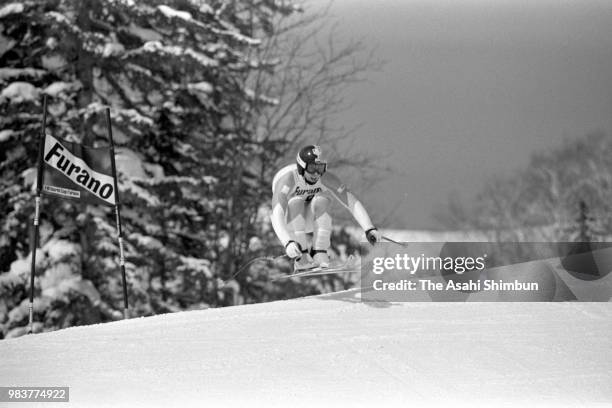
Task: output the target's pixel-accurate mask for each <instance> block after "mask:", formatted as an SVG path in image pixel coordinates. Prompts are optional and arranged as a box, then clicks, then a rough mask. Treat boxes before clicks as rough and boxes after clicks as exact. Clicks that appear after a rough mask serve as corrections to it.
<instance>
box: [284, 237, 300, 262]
mask: <svg viewBox="0 0 612 408" xmlns="http://www.w3.org/2000/svg"><path fill="white" fill-rule="evenodd" d="M285 253H286V254H287V256H288V257H289V258H291V259H294V258H299V257H300V256H302V248H301V247H300V244H298V243H297V242H295V241H289V242H287V245H285Z"/></svg>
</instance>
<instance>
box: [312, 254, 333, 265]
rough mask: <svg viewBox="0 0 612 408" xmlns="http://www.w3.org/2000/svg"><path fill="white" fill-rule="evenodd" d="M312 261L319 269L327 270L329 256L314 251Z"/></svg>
mask: <svg viewBox="0 0 612 408" xmlns="http://www.w3.org/2000/svg"><path fill="white" fill-rule="evenodd" d="M313 260H314V262H315V264H316V265H317V266H318V267H320V268H329V255H327V251H325V250H315V251H314V256H313Z"/></svg>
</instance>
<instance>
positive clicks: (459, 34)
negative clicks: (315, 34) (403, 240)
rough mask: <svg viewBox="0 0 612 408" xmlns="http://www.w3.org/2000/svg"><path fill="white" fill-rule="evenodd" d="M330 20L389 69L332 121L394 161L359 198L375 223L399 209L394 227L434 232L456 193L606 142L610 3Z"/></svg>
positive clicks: (343, 4)
mask: <svg viewBox="0 0 612 408" xmlns="http://www.w3.org/2000/svg"><path fill="white" fill-rule="evenodd" d="M315 1H317V2H319V1H323V2H324V0H315ZM332 13H333V14H334V16H335V17H338V18H340V19H341V20H340V22H339V29H340V32H341V35H343V36H346V37H352V36H354V37H363V38H364V39H365V41H366V43H367V44H369V45H371V46H375V47H377V57H379V58H380V59H383V60H386V61H387V64H386V65H385V67H384V69H383V71H382V72H380V73H372V74H370V75H369V79H370V82H369V83H366V84H361V85H357V86H355V87H353V88H352V89H351V91H350V95H349V96H350V97H351V98H352V99H353V100H354V101H355V105H354V107H353V108H351V109H350V110H349V111H348V112H346V113H345V114H343V115H342V117H341V118H340V121H341V122H342V123H346V124H347V125H351V124H355V123H362V124H363V126H362V128H361V129H360V130H358V132H357V134H356V135H355V138H356V140H357V141H358V142H359V144H358V146H360V147H359V148H360V149H362V150H364V151H365V150H371V151H375V152H380V153H388V154H390V155H391V161H393V164H392V166H393V167H394V169H395V170H396V171H395V174H394V175H393V176H391V177H390V178H389V179H388V180H387V181H386V182H383V183H380V184H379V185H378V186H377V188H375V189H374V190H371V191H370V192H369V193H367V194H364V195H362V197H361V198H362V199H363V201H364V202H365V203H366V204H367V205H368V207H369V208H371V209H372V212H374V213H375V214H383V213H385V212H386V211H388V210H390V209H391V208H392V207H393V206H394V204H395V203H397V202H400V201H401V202H402V205H401V209H400V211H398V212H397V214H396V223H397V224H398V225H400V224H402V225H406V226H408V227H412V228H435V227H437V225H436V224H435V222H434V220H433V219H432V217H431V213H432V209H434V208H436V207H437V206H439V205H442V204H443V203H444V202H445V201H446V200H447V197H448V195H449V194H451V193H452V192H453V191H461V193H462V195H463V196H464V198H469V197H470V195H472V194H474V193H476V192H477V191H478V190H479V189H480V187H481V186H482V183H483V182H484V181H485V180H486V179H487V178H488V177H490V176H491V175H493V174H503V173H504V172H505V173H507V172H509V171H511V170H512V169H517V168H521V167H524V166H525V165H526V164H527V163H528V160H529V156H530V154H531V153H532V152H534V151H537V150H541V149H546V148H550V147H554V146H557V145H559V144H560V143H561V142H562V141H563V139H564V138H573V137H579V136H583V135H585V134H587V133H589V132H592V131H597V130H603V131H605V132H607V133H608V134H612V131H611V130H612V1H611V0H605V1H595V0H576V1H566V0H558V1H552V0H511V1H510V0H509V1H493V0H487V1H484V0H480V1H477V0H470V1H458V0H457V1H451V0H448V1H443V0H435V1H430V0H428V1H425V0H418V1H415V0H393V1H392V0H375V1H372V0H364V1H358V0H336V1H335V4H334V6H333V7H332ZM374 218H376V219H381V218H382V217H379V216H377V215H375V216H374ZM387 226H388V227H393V226H395V225H394V223H389V225H387Z"/></svg>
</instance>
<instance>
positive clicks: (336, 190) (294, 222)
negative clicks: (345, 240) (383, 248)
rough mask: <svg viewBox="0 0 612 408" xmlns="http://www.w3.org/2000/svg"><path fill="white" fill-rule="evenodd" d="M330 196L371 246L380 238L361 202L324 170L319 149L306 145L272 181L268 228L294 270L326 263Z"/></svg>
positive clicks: (328, 240)
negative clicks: (352, 219)
mask: <svg viewBox="0 0 612 408" xmlns="http://www.w3.org/2000/svg"><path fill="white" fill-rule="evenodd" d="M332 198H334V199H336V200H337V201H338V202H339V203H340V204H342V205H343V206H344V207H345V208H346V209H348V210H349V211H350V212H351V214H352V215H353V217H354V218H355V219H356V220H357V222H358V223H359V225H360V226H361V228H363V230H364V231H365V234H366V238H367V239H368V241H369V242H370V243H371V244H372V245H374V244H375V243H377V242H379V241H380V240H381V238H382V237H381V234H380V232H378V230H377V229H376V227H374V225H373V224H372V221H371V220H370V216H369V215H368V213H367V211H366V209H365V208H364V207H363V205H362V204H361V202H359V200H357V198H355V196H354V195H353V194H352V193H351V192H350V191H349V190H348V189H347V188H346V186H345V185H344V184H342V183H341V182H340V179H338V177H336V176H335V175H333V174H331V173H328V172H327V163H326V162H325V161H323V160H322V158H321V148H320V147H319V146H314V145H309V146H306V147H304V148H302V149H301V150H300V151H299V152H298V154H297V158H296V163H294V164H290V165H288V166H286V167H283V168H282V169H281V170H279V171H278V172H277V173H276V175H275V176H274V180H273V181H272V215H271V219H272V227H273V228H274V232H276V236H277V237H278V239H279V240H280V241H281V243H282V244H283V246H284V247H285V253H286V254H287V256H289V257H290V258H292V259H293V260H294V269H295V270H296V271H299V270H304V269H310V268H313V267H316V266H319V267H321V268H327V267H329V266H330V265H329V255H328V253H327V250H328V249H329V247H330V244H331V243H330V237H331V228H332V218H331V216H330V214H329V207H330V204H331V201H332V200H331V199H332Z"/></svg>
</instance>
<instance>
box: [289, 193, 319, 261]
mask: <svg viewBox="0 0 612 408" xmlns="http://www.w3.org/2000/svg"><path fill="white" fill-rule="evenodd" d="M307 207H308V206H307V203H306V201H305V200H304V199H303V198H299V197H294V198H292V199H290V200H289V202H288V206H287V226H288V227H289V234H290V235H291V238H292V239H293V240H295V242H297V243H298V244H300V246H301V247H302V253H303V254H304V255H302V257H301V258H299V259H297V260H296V269H304V268H308V267H312V266H313V263H312V258H311V257H310V254H309V248H310V243H309V240H308V238H307V236H306V212H307Z"/></svg>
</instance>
